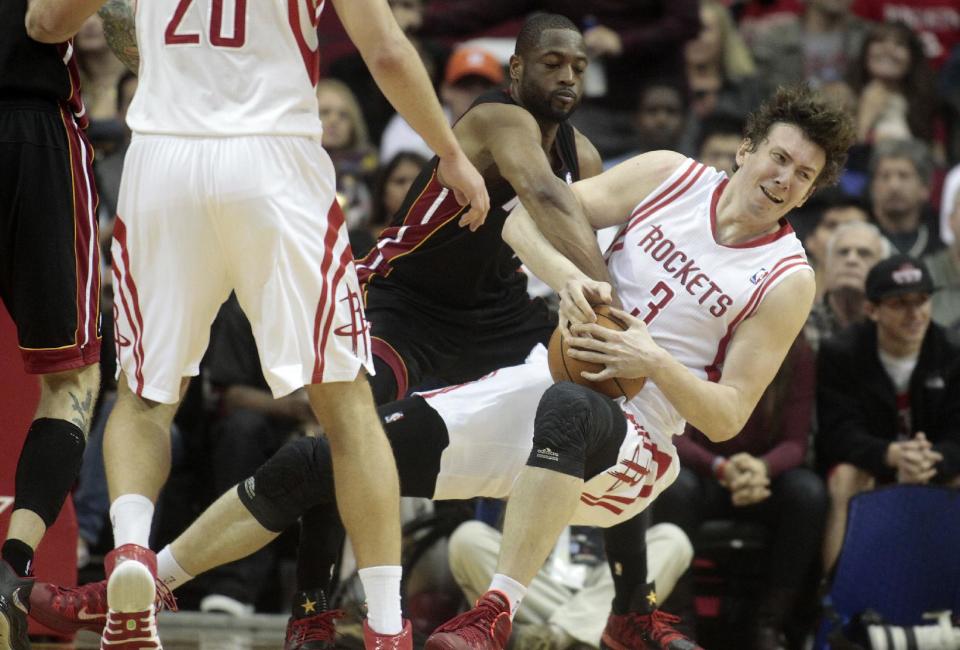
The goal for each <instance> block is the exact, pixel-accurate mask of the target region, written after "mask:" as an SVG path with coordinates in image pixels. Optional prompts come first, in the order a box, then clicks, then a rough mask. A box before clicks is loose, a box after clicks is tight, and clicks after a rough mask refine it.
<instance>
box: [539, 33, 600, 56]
mask: <svg viewBox="0 0 960 650" xmlns="http://www.w3.org/2000/svg"><path fill="white" fill-rule="evenodd" d="M547 52H562V53H564V54H569V55H573V56H586V55H587V48H586V46H585V45H584V44H583V36H581V35H580V33H579V32H575V31H574V30H572V29H546V30H544V31H543V33H541V34H540V42H539V43H537V47H536V48H535V49H534V51H533V52H532V53H531V54H533V55H534V56H541V55H543V54H545V53H547Z"/></svg>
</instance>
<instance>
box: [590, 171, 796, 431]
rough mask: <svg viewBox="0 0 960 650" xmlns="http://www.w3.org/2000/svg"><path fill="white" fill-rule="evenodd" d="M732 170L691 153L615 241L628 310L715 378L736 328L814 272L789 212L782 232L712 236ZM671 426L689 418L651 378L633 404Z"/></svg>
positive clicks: (612, 256)
mask: <svg viewBox="0 0 960 650" xmlns="http://www.w3.org/2000/svg"><path fill="white" fill-rule="evenodd" d="M727 181H728V179H727V176H726V174H724V173H723V172H718V171H716V170H715V169H713V168H712V167H706V166H704V165H702V164H700V163H698V162H697V161H695V160H692V159H688V160H687V161H686V162H684V163H683V164H681V165H680V166H679V167H678V168H677V170H676V171H675V172H674V173H673V174H672V175H671V176H670V178H668V179H667V180H666V181H665V182H664V183H663V184H662V185H661V186H660V187H658V188H657V189H656V190H654V191H653V192H651V193H650V194H649V195H648V197H647V198H645V199H644V200H643V201H642V202H641V203H640V204H639V205H637V206H636V207H635V208H634V209H633V212H632V213H631V216H630V220H629V221H628V222H627V223H626V224H624V226H623V227H622V228H621V230H620V232H619V233H618V235H617V236H616V237H615V238H614V240H613V242H612V243H611V244H610V247H609V248H608V249H607V252H606V258H607V266H608V268H609V270H610V276H611V277H612V279H613V282H614V284H615V285H616V290H617V293H618V295H619V297H620V299H621V300H622V301H623V304H624V307H625V309H626V311H629V312H631V313H633V314H634V315H635V316H638V317H639V318H642V319H644V321H645V322H646V323H647V327H648V328H649V331H650V334H651V336H652V337H653V338H654V340H655V341H656V342H657V343H658V344H659V345H660V346H662V347H663V348H664V349H665V350H666V351H667V352H669V353H670V355H671V356H672V357H673V358H675V359H677V360H678V361H679V362H680V363H682V364H683V365H684V366H686V367H687V368H689V369H690V370H691V371H693V373H694V374H695V375H697V376H698V377H700V378H701V379H709V380H711V381H716V380H718V379H719V378H720V374H721V372H722V370H723V361H724V357H725V354H726V349H727V346H728V345H729V343H730V340H731V338H732V337H733V335H734V333H735V332H736V329H737V326H738V325H739V324H740V323H742V322H743V321H744V320H745V319H746V318H749V317H750V316H751V315H752V314H753V313H754V312H755V311H756V309H757V307H758V306H759V305H760V303H761V301H762V300H763V298H764V296H765V295H766V294H767V293H768V292H769V291H770V290H771V289H772V288H773V287H775V286H777V285H778V284H779V283H780V282H782V281H783V280H784V279H785V278H787V277H788V276H790V275H791V274H793V273H796V272H799V271H809V272H812V269H811V268H810V265H809V264H808V263H807V258H806V255H805V254H804V251H803V246H802V245H801V244H800V241H799V239H797V237H796V235H795V234H794V233H793V229H792V228H791V227H790V225H789V224H788V223H787V222H786V220H784V221H783V222H782V223H781V224H780V227H779V229H778V230H777V231H776V232H773V233H770V234H768V235H764V236H762V237H759V238H757V239H754V240H752V241H750V242H746V243H743V244H737V245H735V246H726V245H723V244H719V243H717V240H716V238H715V236H714V227H715V223H716V207H717V202H718V201H719V198H720V193H721V192H722V191H723V188H724V187H725V186H726V184H727ZM625 408H626V410H628V411H634V412H635V413H637V414H643V416H644V417H645V418H646V419H647V421H649V420H650V419H651V418H652V417H653V416H654V414H657V416H658V417H656V418H655V421H656V420H659V426H656V427H655V428H657V429H659V431H661V432H662V433H665V434H668V435H669V434H680V433H682V431H683V426H684V422H683V419H682V418H681V417H680V415H679V414H678V413H677V411H676V409H675V408H674V407H673V406H672V405H671V404H670V403H669V402H668V401H667V399H666V397H665V396H664V395H663V393H662V392H661V391H660V390H659V389H658V388H657V386H656V385H655V384H654V383H653V382H648V383H647V385H646V386H645V387H644V389H643V390H642V391H640V392H639V393H638V394H637V395H636V397H634V398H633V400H631V401H630V402H628V403H627V404H626V405H625Z"/></svg>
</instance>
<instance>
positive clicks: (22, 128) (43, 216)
mask: <svg viewBox="0 0 960 650" xmlns="http://www.w3.org/2000/svg"><path fill="white" fill-rule="evenodd" d="M26 7H27V0H4V1H3V2H2V3H0V170H2V174H0V299H2V300H3V303H4V304H5V305H6V307H7V309H8V310H9V312H10V314H11V316H13V319H14V321H15V322H16V325H17V333H18V340H19V344H20V350H21V353H22V355H23V360H24V366H25V368H26V370H27V372H30V373H41V374H42V373H50V372H60V371H64V370H69V369H72V368H78V367H81V366H86V365H90V364H93V363H96V362H97V361H98V360H99V358H100V325H99V296H100V259H99V250H98V245H97V223H96V206H97V190H96V187H95V186H94V182H93V166H92V163H93V148H92V147H91V146H90V143H89V142H88V141H87V138H86V136H85V135H84V133H83V129H85V128H86V126H87V119H86V115H85V110H84V106H83V101H82V99H81V97H80V86H79V82H78V71H77V66H76V60H75V58H74V50H73V43H72V42H70V41H68V42H66V43H61V44H59V45H46V44H43V43H38V42H36V41H34V40H32V39H31V38H30V37H29V36H27V33H26V28H25V26H24V19H25V15H26Z"/></svg>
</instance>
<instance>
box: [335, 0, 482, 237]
mask: <svg viewBox="0 0 960 650" xmlns="http://www.w3.org/2000/svg"><path fill="white" fill-rule="evenodd" d="M333 6H334V7H335V8H336V11H337V15H338V16H339V17H340V22H342V23H343V26H344V29H346V30H347V34H348V35H349V36H350V39H351V40H352V41H353V43H354V45H356V46H357V49H358V50H360V55H361V56H362V57H363V60H364V62H365V63H366V64H367V67H368V68H369V69H370V73H371V74H372V75H373V78H374V80H375V81H376V82H377V86H379V87H380V90H381V91H382V92H383V94H384V95H385V96H386V98H387V99H388V100H390V103H391V104H392V105H393V107H394V108H396V109H397V112H399V113H400V115H401V116H402V117H403V118H404V119H405V120H406V121H407V123H408V124H410V126H412V127H413V129H414V130H415V131H416V132H417V133H419V134H420V136H421V137H422V138H423V139H424V141H425V142H426V143H427V145H428V146H429V147H430V148H431V149H432V150H433V151H434V152H436V154H437V155H438V156H440V165H439V168H438V175H439V179H440V182H441V183H443V184H444V185H446V186H447V187H450V188H451V189H453V190H454V194H455V195H456V197H457V201H458V202H459V203H460V205H466V204H469V205H470V209H469V210H468V211H467V212H466V213H465V214H464V215H463V217H462V218H461V220H460V224H461V225H466V226H469V227H470V228H471V229H473V230H476V228H478V227H479V226H480V225H481V224H482V223H483V221H484V219H486V216H487V211H488V210H489V209H490V197H489V195H488V194H487V189H486V186H485V185H484V183H483V178H481V176H480V174H479V172H477V170H476V169H475V168H474V166H473V165H472V164H471V163H470V161H469V160H468V159H467V157H466V155H465V154H464V153H463V150H462V149H461V148H460V144H459V143H458V142H457V139H456V138H455V137H454V135H453V131H452V130H451V129H450V125H449V124H447V119H446V116H444V114H443V110H442V109H441V108H440V100H438V99H437V96H436V93H435V92H434V90H433V85H432V84H431V83H430V78H429V77H428V76H427V71H426V70H425V69H424V67H423V64H422V63H421V61H420V55H418V54H417V51H416V50H415V49H414V47H413V45H412V44H411V43H410V41H409V40H408V39H407V37H406V36H405V35H404V34H403V32H402V31H401V30H400V27H399V26H398V25H397V21H396V19H394V17H393V13H392V12H391V11H390V7H389V5H388V4H387V2H386V0H333Z"/></svg>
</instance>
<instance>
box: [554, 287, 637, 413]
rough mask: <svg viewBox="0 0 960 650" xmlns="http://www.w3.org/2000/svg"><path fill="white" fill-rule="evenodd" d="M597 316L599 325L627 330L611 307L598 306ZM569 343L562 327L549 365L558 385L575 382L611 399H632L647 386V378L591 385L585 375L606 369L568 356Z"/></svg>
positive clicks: (558, 332) (601, 382)
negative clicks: (611, 311)
mask: <svg viewBox="0 0 960 650" xmlns="http://www.w3.org/2000/svg"><path fill="white" fill-rule="evenodd" d="M593 309H594V311H595V312H596V313H597V324H598V325H603V326H604V327H607V328H609V329H612V330H620V331H621V332H622V331H623V330H625V329H627V326H626V324H625V323H623V322H621V321H620V320H618V319H617V318H616V317H615V316H613V314H611V313H610V308H609V307H608V306H607V305H597V306H596V307H594V308H593ZM567 349H568V347H567V342H566V341H565V340H564V336H563V333H562V331H561V330H560V328H559V327H558V328H557V329H556V330H555V331H554V332H553V336H551V337H550V347H549V354H548V363H549V365H550V376H551V377H553V380H554V381H572V382H573V383H575V384H580V385H581V386H586V387H587V388H592V389H593V390H595V391H597V392H598V393H603V394H604V395H606V396H607V397H612V398H617V397H626V398H627V399H630V398H631V397H633V396H634V395H636V394H637V393H639V392H640V389H641V388H643V385H644V384H645V383H647V378H646V377H633V378H629V379H628V378H625V377H613V378H611V379H605V380H604V381H590V380H589V379H586V378H584V377H583V375H581V374H580V373H581V372H600V370H602V369H603V366H602V365H600V364H599V363H591V362H589V361H581V360H580V359H574V358H573V357H571V356H569V355H567Z"/></svg>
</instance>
